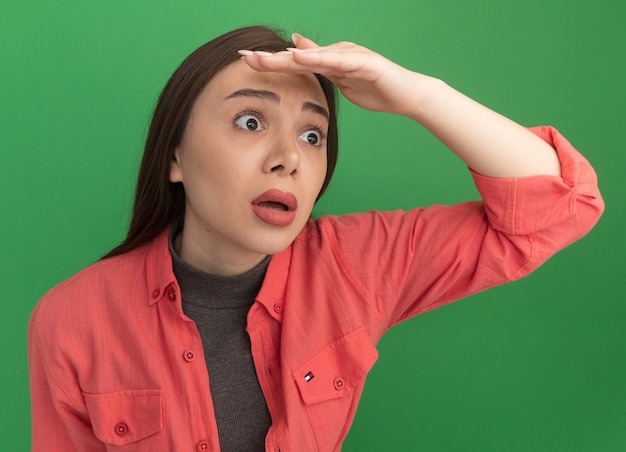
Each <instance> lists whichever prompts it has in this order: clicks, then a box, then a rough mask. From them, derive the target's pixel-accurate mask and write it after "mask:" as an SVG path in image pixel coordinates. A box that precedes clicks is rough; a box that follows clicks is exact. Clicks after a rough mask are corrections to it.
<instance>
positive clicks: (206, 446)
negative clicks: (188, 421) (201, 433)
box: [196, 439, 209, 452]
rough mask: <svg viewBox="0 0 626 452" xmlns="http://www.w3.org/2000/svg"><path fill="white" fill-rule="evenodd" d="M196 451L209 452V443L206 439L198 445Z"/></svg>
mask: <svg viewBox="0 0 626 452" xmlns="http://www.w3.org/2000/svg"><path fill="white" fill-rule="evenodd" d="M196 450H197V451H198V452H203V451H206V450H209V442H208V441H207V440H206V439H203V440H202V441H200V442H199V443H198V444H197V445H196Z"/></svg>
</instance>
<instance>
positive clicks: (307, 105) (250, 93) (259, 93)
mask: <svg viewBox="0 0 626 452" xmlns="http://www.w3.org/2000/svg"><path fill="white" fill-rule="evenodd" d="M235 97H257V98H259V99H268V100H271V101H272V102H275V103H277V104H279V103H280V96H279V95H278V94H276V93H275V92H273V91H267V90H264V89H252V88H244V89H239V90H237V91H235V92H234V93H232V94H230V95H229V96H227V97H226V99H232V98H235ZM302 111H311V112H313V113H317V114H319V115H322V116H323V117H324V118H326V120H327V121H329V120H330V113H328V110H327V109H326V108H324V107H322V106H321V105H319V104H316V103H314V102H304V103H302Z"/></svg>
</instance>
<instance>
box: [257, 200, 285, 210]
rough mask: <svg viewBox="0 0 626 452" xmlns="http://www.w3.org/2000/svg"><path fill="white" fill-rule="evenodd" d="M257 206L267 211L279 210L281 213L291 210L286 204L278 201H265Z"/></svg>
mask: <svg viewBox="0 0 626 452" xmlns="http://www.w3.org/2000/svg"><path fill="white" fill-rule="evenodd" d="M257 206H259V207H263V208H265V209H272V210H278V211H279V212H287V211H288V210H289V207H287V206H286V205H285V204H283V203H282V202H276V201H263V202H260V203H258V204H257Z"/></svg>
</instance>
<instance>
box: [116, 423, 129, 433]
mask: <svg viewBox="0 0 626 452" xmlns="http://www.w3.org/2000/svg"><path fill="white" fill-rule="evenodd" d="M127 433H128V425H126V424H125V423H124V422H119V423H117V424H116V425H115V434H116V435H117V436H124V435H126V434H127Z"/></svg>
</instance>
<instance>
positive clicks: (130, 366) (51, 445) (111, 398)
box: [29, 27, 603, 452]
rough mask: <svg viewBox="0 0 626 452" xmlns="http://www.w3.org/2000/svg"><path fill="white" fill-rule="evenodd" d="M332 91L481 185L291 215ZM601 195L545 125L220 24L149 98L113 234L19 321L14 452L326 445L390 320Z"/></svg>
mask: <svg viewBox="0 0 626 452" xmlns="http://www.w3.org/2000/svg"><path fill="white" fill-rule="evenodd" d="M333 85H334V86H336V87H338V88H339V90H340V91H341V93H342V94H343V95H344V96H345V97H346V98H347V99H349V100H350V101H352V102H353V103H355V104H357V105H359V106H361V107H363V108H367V109H370V110H375V111H384V112H389V113H396V114H401V115H404V116H407V117H409V118H411V119H414V120H415V121H416V122H418V123H420V124H421V125H423V126H424V127H426V128H427V129H428V130H429V131H431V132H432V133H433V134H434V135H435V136H436V137H437V138H439V139H440V140H441V141H442V142H443V143H445V144H446V145H447V146H448V147H449V148H450V149H451V150H452V151H453V152H454V153H455V154H457V155H458V156H459V158H461V159H462V160H463V161H464V162H465V163H466V164H467V165H468V167H469V168H471V170H470V172H471V175H472V177H473V178H474V181H475V183H476V186H477V188H478V190H479V192H480V193H481V196H482V201H480V202H478V201H477V202H468V203H463V204H460V205H456V206H452V207H444V206H436V207H430V208H426V209H423V208H418V209H415V210H412V211H409V212H401V211H396V212H387V213H383V212H369V213H363V214H354V215H346V216H339V217H323V218H320V219H317V220H313V219H311V218H310V215H311V209H312V208H313V205H314V203H315V201H316V200H317V199H318V198H319V196H320V195H321V194H322V192H323V191H324V189H325V188H326V186H327V185H328V182H329V180H330V178H331V176H332V173H333V169H334V166H335V162H336V159H337V125H336V114H335V94H334V87H333ZM602 210H603V203H602V199H601V197H600V194H599V192H598V189H597V184H596V177H595V174H594V171H593V169H592V168H591V167H590V165H589V163H588V162H587V161H586V160H585V159H584V158H583V157H582V156H581V155H580V154H579V153H577V152H576V151H575V150H574V149H573V148H572V146H571V145H570V144H569V143H568V142H567V141H566V140H565V139H564V138H563V137H562V136H561V135H559V133H558V132H556V131H555V130H554V129H552V128H549V127H542V128H537V129H533V130H530V131H529V130H527V129H525V128H522V127H520V126H519V125H517V124H515V123H513V122H512V121H510V120H508V119H506V118H504V117H502V116H500V115H498V114H496V113H494V112H492V111H490V110H488V109H487V108H485V107H483V106H481V105H479V104H477V103H475V102H473V101H472V100H470V99H468V98H466V97H464V96H463V95H462V94H460V93H458V92H456V91H455V90H453V89H452V88H450V87H449V86H447V85H446V84H445V83H443V82H442V81H440V80H437V79H434V78H431V77H428V76H425V75H421V74H417V73H414V72H411V71H409V70H407V69H404V68H402V67H400V66H397V65H396V64H394V63H392V62H390V61H389V60H387V59H385V58H383V57H382V56H380V55H378V54H376V53H374V52H371V51H369V50H367V49H365V48H363V47H359V46H357V45H355V44H351V43H337V44H332V45H329V46H325V47H318V46H317V45H316V44H315V43H313V42H312V41H310V40H308V39H306V38H303V37H301V36H299V35H294V37H293V42H290V41H286V40H284V39H283V38H282V37H281V36H280V35H279V34H277V33H276V32H275V31H273V30H271V29H267V28H264V27H248V28H244V29H240V30H235V31H233V32H230V33H227V34H225V35H223V36H220V37H218V38H217V39H215V40H213V41H211V42H209V43H207V44H205V45H203V46H202V47H200V48H199V49H197V50H196V51H195V52H193V53H192V54H191V55H190V56H189V57H188V58H187V59H186V60H185V61H184V62H183V63H182V64H181V66H180V67H179V68H178V69H177V70H176V72H175V73H174V75H173V76H172V78H171V79H170V80H169V82H168V83H167V85H166V87H165V88H164V90H163V93H162V94H161V97H160V99H159V102H158V105H157V107H156V110H155V112H154V117H153V120H152V123H151V126H150V130H149V132H148V137H147V141H146V147H145V152H144V157H143V161H142V165H141V169H140V173H139V179H138V184H137V193H136V199H135V205H134V210H133V216H132V220H131V224H130V228H129V232H128V235H127V237H126V239H125V241H124V242H123V243H122V244H121V245H120V246H118V247H117V248H115V249H114V250H112V251H111V252H110V253H109V254H107V255H106V256H105V258H103V259H102V260H101V261H100V262H98V263H96V264H94V265H92V266H90V267H88V268H87V269H85V270H83V271H81V272H80V273H78V274H77V275H75V276H74V277H72V278H70V279H69V280H67V281H65V282H64V283H62V284H60V285H59V286H57V287H55V288H54V289H52V290H51V291H50V292H49V293H48V294H46V295H45V296H44V298H43V299H42V300H41V301H40V303H39V304H38V305H37V307H36V309H35V311H34V313H33V315H32V318H31V323H30V331H29V334H30V338H29V339H30V375H31V393H32V416H33V449H38V448H45V449H46V450H49V451H64V452H65V451H72V450H76V451H81V452H83V451H101V450H128V451H134V450H137V451H139V450H159V451H161V450H164V451H165V450H171V451H191V450H199V451H202V450H211V451H218V450H222V451H248V450H272V451H279V450H280V451H291V450H297V451H309V450H322V451H333V450H339V449H340V448H341V444H342V441H343V440H344V438H345V436H346V434H347V432H348V430H349V428H350V424H351V422H352V420H353V418H354V414H355V410H356V407H357V404H358V401H359V398H360V396H361V392H362V390H363V385H364V381H365V377H366V375H367V373H368V371H369V370H370V368H371V367H372V365H373V364H374V362H375V361H376V357H377V353H376V349H375V346H376V344H377V342H378V340H379V339H380V338H381V336H382V335H383V334H384V333H385V332H386V331H387V330H388V329H389V328H391V327H392V326H394V325H395V324H397V323H398V322H401V321H403V320H405V319H407V318H409V317H412V316H415V315H418V314H420V313H423V312H425V311H428V310H430V309H433V308H435V307H438V306H441V305H443V304H445V303H449V302H452V301H454V300H457V299H459V298H461V297H464V296H467V295H469V294H472V293H475V292H478V291H481V290H484V289H487V288H489V287H491V286H494V285H497V284H501V283H505V282H508V281H512V280H514V279H518V278H520V277H522V276H525V275H527V274H528V273H529V272H530V271H532V270H534V269H535V268H537V267H538V266H540V265H541V264H542V263H543V262H544V261H545V260H546V259H548V258H549V257H550V256H551V255H552V254H554V253H555V252H556V251H558V250H560V249H562V248H563V247H565V246H567V245H568V244H570V243H572V242H573V241H575V240H576V239H578V238H580V237H582V236H583V235H584V234H585V233H587V231H589V230H590V229H591V228H592V227H593V225H594V224H595V222H596V221H597V220H598V218H599V216H600V215H601V212H602Z"/></svg>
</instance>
